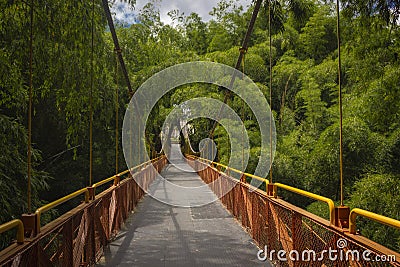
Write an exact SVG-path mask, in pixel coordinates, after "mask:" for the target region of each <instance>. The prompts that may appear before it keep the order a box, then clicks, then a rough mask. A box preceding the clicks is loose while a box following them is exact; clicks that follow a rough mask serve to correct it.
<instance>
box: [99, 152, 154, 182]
mask: <svg viewBox="0 0 400 267" xmlns="http://www.w3.org/2000/svg"><path fill="white" fill-rule="evenodd" d="M161 157H162V156H159V157H157V158H154V159H152V160H149V161H146V162H143V163H142V164H140V165H137V166H135V167H132V168H130V169H128V170H125V171H123V172H120V173H118V174H116V175H114V176H111V177H108V178H106V179H104V180H101V181H99V182H97V183H95V184H93V185H92V187H93V188H96V187H99V186H101V185H104V184H106V183H108V182H111V181H114V180H115V179H116V178H117V176H119V177H121V176H123V175H125V174H127V173H128V172H131V171H133V170H136V169H139V168H141V167H143V166H146V164H149V163H150V162H151V163H154V162H156V161H157V160H159V159H160V158H161Z"/></svg>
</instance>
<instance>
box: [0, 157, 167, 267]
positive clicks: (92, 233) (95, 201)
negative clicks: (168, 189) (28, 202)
mask: <svg viewBox="0 0 400 267" xmlns="http://www.w3.org/2000/svg"><path fill="white" fill-rule="evenodd" d="M166 164H167V159H166V158H165V157H164V156H161V157H159V158H157V159H154V160H151V161H148V162H145V163H143V164H141V165H139V166H136V167H134V168H132V169H130V170H126V171H124V172H122V173H120V174H118V175H114V176H112V177H110V178H107V179H104V180H102V181H100V182H98V183H96V184H94V185H93V186H92V187H89V188H83V189H81V190H78V191H76V192H74V193H72V194H69V195H67V196H65V197H63V198H60V199H58V200H56V201H53V202H51V203H49V204H47V205H45V206H43V207H40V208H39V209H37V210H36V212H35V214H32V215H30V216H29V217H28V218H24V217H23V218H22V221H24V220H25V221H24V224H26V227H25V228H24V225H23V224H22V222H21V221H20V220H14V221H12V222H9V223H6V224H3V225H1V226H0V233H2V232H4V231H8V230H10V229H12V228H14V227H18V236H17V241H18V243H14V244H12V245H10V246H9V247H7V248H6V249H4V250H2V251H0V266H87V265H94V264H95V263H96V262H97V261H98V260H99V258H100V257H101V256H102V254H103V250H104V248H105V246H106V245H107V243H108V242H109V240H110V239H111V238H112V237H113V236H115V235H116V233H117V232H118V231H119V229H120V227H121V225H122V223H123V222H124V221H125V219H126V218H127V217H128V215H129V214H130V212H131V211H132V210H133V209H134V207H135V206H136V204H137V202H138V201H139V200H140V199H141V198H142V197H143V195H144V194H145V191H146V190H147V189H148V186H149V185H150V184H151V183H152V182H153V181H154V179H155V178H156V175H157V173H158V172H159V171H161V170H162V169H163V167H164V166H165V165H166ZM151 166H153V167H151ZM123 175H128V177H127V178H126V179H123V180H121V181H120V177H122V176H123ZM134 178H135V179H134ZM137 179H140V181H141V186H142V187H143V188H142V187H141V186H139V185H138V184H137V183H136V180H137ZM111 181H114V183H113V184H112V185H111V187H109V188H108V189H105V190H104V191H102V192H100V193H99V194H97V195H95V194H94V189H95V188H97V187H99V186H101V185H104V184H107V183H109V182H111ZM82 194H84V195H85V201H84V202H83V203H82V204H80V205H78V206H77V207H75V208H73V209H72V210H70V211H68V212H67V213H65V214H63V215H61V216H60V217H58V218H56V219H54V220H52V221H51V222H49V223H47V224H46V225H43V226H42V225H41V223H40V216H41V214H42V213H43V212H46V211H48V210H50V209H53V208H55V207H56V206H58V205H60V204H62V203H64V202H66V201H68V200H70V199H72V198H76V197H78V196H80V195H82ZM29 222H30V223H32V224H33V225H32V224H30V223H29ZM24 232H25V234H27V233H29V237H30V238H28V239H27V238H25V242H24V239H23V237H24V235H23V233H24Z"/></svg>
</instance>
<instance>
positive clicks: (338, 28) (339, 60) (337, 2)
mask: <svg viewBox="0 0 400 267" xmlns="http://www.w3.org/2000/svg"><path fill="white" fill-rule="evenodd" d="M336 30H337V46H338V87H339V117H340V119H339V120H340V121H339V124H340V129H339V143H340V147H339V162H340V206H344V203H343V201H344V197H343V108H342V61H341V51H340V47H341V41H340V8H339V0H336Z"/></svg>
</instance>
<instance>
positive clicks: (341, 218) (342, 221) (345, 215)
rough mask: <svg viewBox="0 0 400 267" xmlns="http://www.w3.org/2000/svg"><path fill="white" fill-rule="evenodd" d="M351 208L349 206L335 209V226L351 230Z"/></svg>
mask: <svg viewBox="0 0 400 267" xmlns="http://www.w3.org/2000/svg"><path fill="white" fill-rule="evenodd" d="M349 215H350V208H349V207H347V206H339V207H335V226H337V227H340V228H349Z"/></svg>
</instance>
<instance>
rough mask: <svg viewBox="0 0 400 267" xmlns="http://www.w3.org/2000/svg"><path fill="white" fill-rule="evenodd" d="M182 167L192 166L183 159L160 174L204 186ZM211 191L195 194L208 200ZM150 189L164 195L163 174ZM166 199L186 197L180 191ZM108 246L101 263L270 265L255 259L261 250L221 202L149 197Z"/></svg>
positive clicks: (122, 264) (185, 184)
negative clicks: (188, 203) (192, 202)
mask: <svg viewBox="0 0 400 267" xmlns="http://www.w3.org/2000/svg"><path fill="white" fill-rule="evenodd" d="M180 167H181V168H180ZM182 169H186V170H188V169H191V168H190V166H188V165H186V163H184V162H183V161H182V160H181V161H180V162H178V164H175V166H173V165H168V166H167V168H166V169H165V170H164V171H163V173H162V176H163V177H164V178H165V179H166V180H167V181H169V182H171V183H174V184H176V185H180V186H187V187H197V186H203V185H204V183H203V181H202V180H201V179H200V177H199V176H198V175H197V174H196V173H194V172H184V171H182ZM192 171H193V170H192ZM204 188H207V186H204ZM207 190H209V189H207ZM207 190H203V191H202V193H201V194H198V195H195V194H194V196H193V197H194V198H197V201H198V200H199V198H203V200H204V198H209V197H210V195H211V194H212V192H211V190H209V192H207ZM150 192H152V194H153V195H157V194H159V195H161V194H166V188H165V181H163V180H162V178H161V177H159V178H158V179H157V180H156V181H155V182H154V183H153V185H152V187H151V188H150ZM168 197H169V198H170V199H175V200H177V199H179V198H181V199H182V198H183V199H187V198H188V196H187V194H186V195H185V194H179V192H172V193H171V192H170V193H169V196H168ZM195 202H196V201H195ZM107 249H108V251H106V253H105V256H104V257H103V259H102V260H101V261H100V263H99V266H152V267H157V266H171V267H172V266H173V267H178V266H271V265H270V264H269V263H266V262H260V261H259V260H257V252H258V250H259V248H258V247H257V246H256V245H255V244H254V242H253V240H252V239H251V237H250V236H249V235H248V234H247V233H246V232H245V231H244V229H243V228H242V227H241V226H240V225H239V223H238V222H237V221H236V220H235V219H234V218H233V217H232V216H231V215H230V214H229V213H228V211H227V210H226V209H225V208H224V207H223V205H222V204H221V203H220V202H219V201H215V202H213V203H211V204H208V205H205V206H199V207H186V208H185V207H177V206H172V205H168V204H164V203H162V202H160V201H158V200H156V199H154V198H153V197H151V196H149V195H146V196H145V197H144V199H143V200H142V201H141V203H139V205H138V207H137V210H136V211H135V213H134V214H133V215H132V216H131V217H130V218H129V219H128V220H127V222H126V225H125V229H124V230H123V231H121V232H120V233H119V234H118V236H117V238H116V240H115V241H114V242H112V243H111V244H110V245H109V247H108V248H107Z"/></svg>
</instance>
